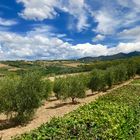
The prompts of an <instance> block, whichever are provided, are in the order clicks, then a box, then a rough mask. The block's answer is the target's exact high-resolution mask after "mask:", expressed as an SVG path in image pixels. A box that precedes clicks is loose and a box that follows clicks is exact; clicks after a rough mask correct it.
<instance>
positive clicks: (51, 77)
mask: <svg viewBox="0 0 140 140" xmlns="http://www.w3.org/2000/svg"><path fill="white" fill-rule="evenodd" d="M89 73H90V72H79V73H70V74H61V75H56V76H50V77H45V78H44V79H49V80H51V81H52V82H53V81H54V80H55V78H63V77H66V76H74V75H79V74H89Z"/></svg>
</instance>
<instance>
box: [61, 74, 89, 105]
mask: <svg viewBox="0 0 140 140" xmlns="http://www.w3.org/2000/svg"><path fill="white" fill-rule="evenodd" d="M85 89H86V86H85V85H84V82H83V81H82V80H81V78H80V76H78V75H77V76H69V77H67V78H66V81H65V84H64V88H63V90H64V91H63V92H65V93H66V94H65V95H66V98H71V99H72V103H76V100H75V99H76V98H84V97H85V96H86V94H85Z"/></svg>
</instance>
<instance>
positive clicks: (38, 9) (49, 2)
mask: <svg viewBox="0 0 140 140" xmlns="http://www.w3.org/2000/svg"><path fill="white" fill-rule="evenodd" d="M17 2H18V3H23V4H24V7H25V9H24V10H23V11H22V12H21V13H20V14H19V15H20V16H22V17H23V18H25V19H33V20H44V19H52V18H54V16H56V14H57V13H56V11H55V7H56V6H57V0H41V1H39V0H17Z"/></svg>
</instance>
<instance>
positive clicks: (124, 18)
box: [0, 0, 140, 60]
mask: <svg viewBox="0 0 140 140" xmlns="http://www.w3.org/2000/svg"><path fill="white" fill-rule="evenodd" d="M132 51H140V0H100V1H99V0H67V1H66V0H41V1H40V0H0V60H7V59H8V60H9V59H10V60H16V59H29V60H30V59H31V60H33V59H47V60H48V59H71V58H80V57H86V56H100V55H112V54H116V53H120V52H124V53H129V52H132Z"/></svg>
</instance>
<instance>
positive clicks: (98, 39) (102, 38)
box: [92, 34, 105, 42]
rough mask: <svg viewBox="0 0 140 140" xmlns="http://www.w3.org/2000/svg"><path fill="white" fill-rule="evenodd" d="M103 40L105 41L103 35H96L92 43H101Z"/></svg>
mask: <svg viewBox="0 0 140 140" xmlns="http://www.w3.org/2000/svg"><path fill="white" fill-rule="evenodd" d="M104 39H105V36H104V35H101V34H98V35H96V36H95V37H94V38H93V39H92V41H93V42H97V41H102V40H104Z"/></svg>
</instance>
